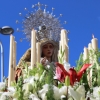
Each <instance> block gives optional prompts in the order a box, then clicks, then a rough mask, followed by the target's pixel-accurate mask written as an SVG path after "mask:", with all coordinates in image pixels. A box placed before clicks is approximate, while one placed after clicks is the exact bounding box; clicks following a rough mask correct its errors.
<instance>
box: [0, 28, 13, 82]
mask: <svg viewBox="0 0 100 100" xmlns="http://www.w3.org/2000/svg"><path fill="white" fill-rule="evenodd" d="M13 32H14V30H13V29H12V28H11V27H9V26H4V27H2V28H0V33H1V34H3V35H10V34H13ZM0 47H1V82H3V77H4V49H3V45H2V42H1V41H0Z"/></svg>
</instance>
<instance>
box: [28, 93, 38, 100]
mask: <svg viewBox="0 0 100 100" xmlns="http://www.w3.org/2000/svg"><path fill="white" fill-rule="evenodd" d="M29 98H30V99H32V100H40V99H39V98H38V97H37V96H36V95H34V94H31V95H30V96H29Z"/></svg>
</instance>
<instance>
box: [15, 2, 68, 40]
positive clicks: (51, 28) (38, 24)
mask: <svg viewBox="0 0 100 100" xmlns="http://www.w3.org/2000/svg"><path fill="white" fill-rule="evenodd" d="M41 6H43V4H40V3H38V4H35V5H32V8H34V9H35V11H34V12H29V11H28V9H27V8H25V10H26V11H28V14H27V15H26V16H25V17H24V18H25V19H24V20H23V21H22V24H23V32H24V34H25V35H26V39H28V40H29V41H30V40H31V31H32V29H33V28H34V29H35V30H37V31H36V32H37V38H36V39H37V41H41V40H42V39H43V38H48V39H50V40H54V41H56V42H58V41H59V39H60V32H61V29H62V25H61V24H60V21H59V17H61V16H62V14H60V16H59V17H58V18H56V17H55V15H53V10H54V8H52V12H51V13H49V12H48V11H46V7H47V5H44V6H45V8H44V9H43V10H42V9H41ZM37 7H38V9H36V8H37ZM19 15H20V16H23V15H22V13H19ZM16 23H19V21H18V20H16ZM64 24H66V21H65V22H64ZM17 31H20V30H19V29H18V28H17Z"/></svg>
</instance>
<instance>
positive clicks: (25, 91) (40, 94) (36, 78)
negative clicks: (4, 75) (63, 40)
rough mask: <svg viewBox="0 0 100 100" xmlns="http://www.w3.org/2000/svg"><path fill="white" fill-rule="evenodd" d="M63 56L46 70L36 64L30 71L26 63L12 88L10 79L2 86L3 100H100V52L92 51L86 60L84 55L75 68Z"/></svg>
mask: <svg viewBox="0 0 100 100" xmlns="http://www.w3.org/2000/svg"><path fill="white" fill-rule="evenodd" d="M63 54H64V52H62V51H61V56H60V57H58V58H59V61H58V62H56V63H50V64H49V65H47V66H46V67H44V66H43V65H42V64H40V63H37V67H34V69H30V66H27V64H26V63H25V62H23V64H24V66H25V68H24V69H21V68H17V70H16V77H15V81H13V82H12V83H11V86H10V87H7V80H5V82H1V83H0V100H100V51H99V50H97V51H94V50H90V51H89V55H88V58H87V59H86V60H85V61H83V54H81V55H80V57H79V60H78V61H77V66H76V67H70V64H69V63H67V62H66V61H63ZM90 58H92V63H90ZM91 73H92V74H91Z"/></svg>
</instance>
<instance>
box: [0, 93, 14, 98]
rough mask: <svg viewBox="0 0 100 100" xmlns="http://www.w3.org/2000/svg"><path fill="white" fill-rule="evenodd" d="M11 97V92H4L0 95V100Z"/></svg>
mask: <svg viewBox="0 0 100 100" xmlns="http://www.w3.org/2000/svg"><path fill="white" fill-rule="evenodd" d="M12 97H13V94H12V92H4V93H3V94H2V95H1V97H0V100H11V98H12Z"/></svg>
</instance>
